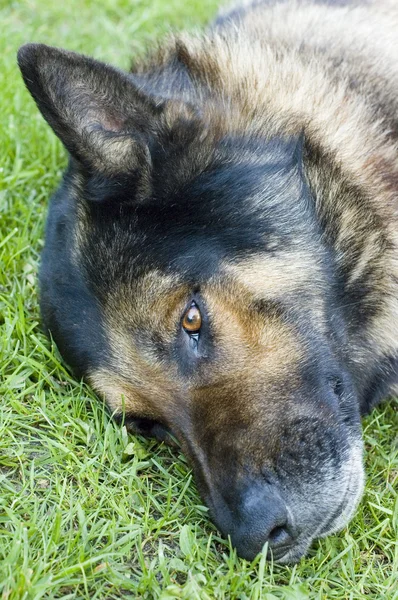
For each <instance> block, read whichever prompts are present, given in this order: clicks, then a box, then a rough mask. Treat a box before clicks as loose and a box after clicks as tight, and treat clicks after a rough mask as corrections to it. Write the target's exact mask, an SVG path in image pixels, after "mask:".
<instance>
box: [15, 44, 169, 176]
mask: <svg viewBox="0 0 398 600" xmlns="http://www.w3.org/2000/svg"><path fill="white" fill-rule="evenodd" d="M18 64H19V67H20V69H21V72H22V75H23V78H24V81H25V84H26V86H27V88H28V90H29V91H30V93H31V94H32V96H33V98H34V99H35V101H36V103H37V106H38V107H39V109H40V111H41V113H42V114H43V116H44V118H45V119H46V120H47V122H48V123H49V125H50V126H51V127H52V128H53V130H54V131H55V133H56V134H57V135H58V137H59V138H60V139H61V141H62V142H63V143H64V145H65V147H66V148H67V150H68V151H69V152H70V153H71V154H72V156H74V157H75V158H76V159H78V160H79V161H81V163H83V164H84V165H85V166H86V167H88V168H91V169H95V170H98V171H100V172H102V173H103V174H107V175H112V174H115V173H121V172H132V171H138V170H139V171H140V173H141V175H142V176H144V178H145V171H147V174H148V175H149V170H150V160H151V158H150V153H149V149H148V136H149V133H150V131H151V130H153V123H154V122H155V121H156V119H157V117H158V115H159V114H160V112H161V111H162V109H163V107H162V105H161V103H156V102H155V101H154V100H153V99H151V98H150V97H148V96H146V95H144V94H143V93H141V92H140V91H139V90H138V89H136V87H135V85H134V84H133V82H132V81H131V79H130V78H129V76H128V75H127V74H126V73H123V72H121V71H118V70H117V69H115V68H113V67H110V66H109V65H106V64H104V63H101V62H98V61H96V60H93V59H91V58H88V57H86V56H82V55H80V54H75V53H73V52H67V51H65V50H60V49H58V48H52V47H49V46H45V45H44V44H26V45H25V46H22V47H21V48H20V50H19V52H18Z"/></svg>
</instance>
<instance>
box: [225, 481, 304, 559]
mask: <svg viewBox="0 0 398 600" xmlns="http://www.w3.org/2000/svg"><path fill="white" fill-rule="evenodd" d="M231 509H232V510H231V514H232V515H233V516H232V527H231V530H230V531H228V532H227V533H229V534H230V536H231V541H232V543H233V545H234V546H235V548H236V550H237V552H238V554H239V556H241V557H242V558H246V559H247V560H253V558H255V556H256V555H257V554H258V553H259V552H261V550H262V548H263V546H264V544H265V543H266V542H268V550H269V551H271V552H272V555H273V557H274V558H275V559H279V558H281V557H282V556H284V555H285V554H286V553H287V552H288V550H289V548H290V547H291V546H292V545H293V543H294V538H295V535H294V531H293V524H292V523H290V522H289V516H288V511H287V506H286V503H285V502H284V500H283V498H282V496H281V493H280V492H279V490H278V489H277V487H276V486H273V485H271V484H264V483H261V484H258V483H255V484H252V485H250V487H248V488H246V489H245V490H244V492H243V493H242V494H241V495H240V498H236V499H234V501H233V506H231Z"/></svg>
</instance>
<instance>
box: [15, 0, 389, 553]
mask: <svg viewBox="0 0 398 600" xmlns="http://www.w3.org/2000/svg"><path fill="white" fill-rule="evenodd" d="M19 62H20V66H21V69H22V73H23V75H24V78H25V82H26V84H27V86H28V88H29V90H30V91H31V93H32V95H33V96H34V98H35V100H36V102H37V103H38V106H39V108H40V109H41V111H42V113H43V115H44V116H45V118H46V119H47V120H48V122H49V123H50V125H51V126H52V127H53V129H54V130H55V132H56V133H57V134H58V136H59V137H60V138H61V140H62V141H63V142H64V144H65V146H66V148H67V149H68V150H69V152H70V154H71V161H70V166H69V168H68V171H67V173H66V175H65V178H64V182H63V184H62V185H61V187H60V189H59V191H58V192H57V193H56V195H55V197H54V198H53V201H52V204H51V208H50V215H49V220H48V227H47V237H46V247H45V250H44V253H43V260H42V268H41V306H42V314H43V320H44V323H45V325H46V327H47V328H48V329H49V330H50V331H51V333H52V335H53V336H54V338H55V340H56V342H57V344H58V345H59V347H60V349H61V352H62V353H63V355H64V356H65V358H66V360H67V361H68V362H69V364H71V365H72V366H73V368H74V369H75V371H76V372H77V373H78V374H79V375H84V376H85V377H86V378H87V379H88V380H89V381H90V382H91V383H92V385H93V387H94V388H95V389H96V390H97V391H99V392H100V393H101V394H103V395H104V396H105V397H106V399H107V402H108V404H109V407H110V409H111V410H112V412H114V413H116V414H117V415H122V414H123V415H125V418H126V419H127V421H128V422H129V423H130V424H131V426H132V427H133V428H135V429H136V430H138V431H143V432H147V433H152V434H155V435H157V436H158V437H163V436H165V435H167V431H168V430H171V431H172V432H173V433H174V434H175V435H176V436H177V438H179V440H180V441H181V443H182V445H183V448H184V449H185V451H186V452H187V454H188V455H189V457H190V458H191V460H192V463H193V467H194V470H195V473H196V477H197V482H198V485H199V489H200V491H201V493H202V495H203V497H204V499H205V500H206V502H207V503H208V505H209V507H210V509H211V513H212V516H213V518H214V520H215V522H216V523H217V524H218V526H219V527H220V529H221V530H222V531H223V532H224V533H229V534H231V537H232V540H233V542H234V543H235V545H236V546H237V548H238V551H239V553H240V554H241V555H243V556H246V557H252V556H254V555H255V554H256V553H257V552H258V551H259V550H260V549H261V547H262V545H263V544H264V542H266V541H268V542H269V546H270V548H271V549H272V550H273V552H274V556H275V557H276V558H277V559H279V560H281V561H282V562H288V561H294V560H298V559H299V558H300V556H302V555H303V554H304V553H305V552H306V551H307V549H308V547H309V544H310V543H311V541H312V540H313V539H314V538H316V537H319V536H321V535H326V534H328V533H330V532H331V531H336V530H338V529H339V528H341V527H342V526H344V524H345V523H346V522H347V521H348V520H349V518H350V517H351V515H352V514H353V512H354V511H355V508H356V505H357V502H358V501H359V498H360V495H361V492H362V487H363V471H362V460H361V447H362V445H361V434H360V425H359V418H360V414H363V413H365V412H367V411H369V410H370V409H371V408H372V407H373V406H374V405H375V404H376V403H377V402H379V401H380V400H381V399H382V398H383V397H385V396H386V395H387V394H389V393H391V392H392V391H393V389H394V386H395V385H396V384H397V383H398V248H397V245H398V223H397V221H398V153H397V140H398V8H396V7H395V2H392V1H388V0H383V1H380V0H378V1H377V2H376V0H374V2H366V1H364V2H360V1H358V2H349V1H336V2H333V1H330V2H322V1H315V0H313V1H310V0H308V1H305V0H302V1H299V0H298V1H297V2H295V1H290V0H286V1H283V0H282V1H277V0H275V1H269V0H268V1H263V2H261V1H260V2H258V3H256V4H254V5H248V6H244V7H242V6H241V7H238V8H236V9H234V10H232V11H230V12H227V13H225V14H222V15H220V17H219V18H218V20H217V21H216V23H215V24H214V25H213V27H212V28H211V29H210V30H209V31H208V32H207V35H204V36H196V37H195V36H183V35H182V36H178V37H173V38H171V39H170V40H169V42H167V43H166V44H165V45H164V46H162V47H161V49H160V50H159V51H158V52H157V53H154V54H153V56H152V57H150V58H148V59H146V60H145V61H143V62H142V63H141V64H137V65H136V66H135V67H134V68H133V71H132V74H130V75H127V74H124V73H121V72H119V71H117V70H115V69H112V68H111V67H108V66H106V65H103V64H101V63H98V62H96V61H93V60H91V59H88V58H86V57H81V56H78V55H75V54H72V53H68V52H65V51H60V50H56V49H52V48H48V47H46V46H35V45H28V46H25V47H23V48H22V49H21V51H20V55H19Z"/></svg>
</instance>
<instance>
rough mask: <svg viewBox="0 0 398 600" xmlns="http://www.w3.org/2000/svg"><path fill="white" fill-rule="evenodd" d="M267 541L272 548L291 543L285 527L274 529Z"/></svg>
mask: <svg viewBox="0 0 398 600" xmlns="http://www.w3.org/2000/svg"><path fill="white" fill-rule="evenodd" d="M268 540H269V542H270V545H271V547H272V548H274V547H275V546H284V545H285V544H288V543H289V542H291V541H292V538H291V535H290V534H289V532H288V531H287V529H286V527H283V526H282V527H281V526H278V527H274V529H272V530H271V531H270V533H269V536H268Z"/></svg>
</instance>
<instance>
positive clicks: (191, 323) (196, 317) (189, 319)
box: [182, 302, 202, 333]
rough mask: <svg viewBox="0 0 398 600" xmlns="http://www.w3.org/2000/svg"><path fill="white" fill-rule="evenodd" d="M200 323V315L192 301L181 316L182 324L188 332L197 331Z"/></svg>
mask: <svg viewBox="0 0 398 600" xmlns="http://www.w3.org/2000/svg"><path fill="white" fill-rule="evenodd" d="M201 325H202V315H201V314H200V310H199V308H198V307H197V306H196V304H195V303H194V302H193V303H192V304H191V306H190V307H189V308H188V310H187V311H186V312H185V314H184V316H183V318H182V326H183V327H184V329H185V331H186V332H188V333H198V332H199V329H200V327H201Z"/></svg>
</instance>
